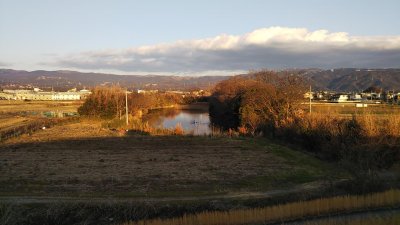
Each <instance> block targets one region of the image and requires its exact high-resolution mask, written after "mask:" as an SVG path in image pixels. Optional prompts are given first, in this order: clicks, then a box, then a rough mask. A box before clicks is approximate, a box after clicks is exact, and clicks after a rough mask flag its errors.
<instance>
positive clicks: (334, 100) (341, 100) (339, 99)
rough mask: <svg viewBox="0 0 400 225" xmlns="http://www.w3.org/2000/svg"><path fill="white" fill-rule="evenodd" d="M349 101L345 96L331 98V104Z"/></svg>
mask: <svg viewBox="0 0 400 225" xmlns="http://www.w3.org/2000/svg"><path fill="white" fill-rule="evenodd" d="M349 99H350V98H349V95H347V94H336V95H334V96H333V97H332V99H331V102H347V101H349Z"/></svg>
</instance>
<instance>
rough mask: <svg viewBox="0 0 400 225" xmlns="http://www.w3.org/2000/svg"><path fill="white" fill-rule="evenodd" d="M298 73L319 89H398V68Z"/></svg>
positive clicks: (310, 70)
mask: <svg viewBox="0 0 400 225" xmlns="http://www.w3.org/2000/svg"><path fill="white" fill-rule="evenodd" d="M300 73H301V74H303V75H304V76H305V77H306V79H309V80H310V81H311V82H312V83H313V86H314V88H315V89H320V90H334V91H361V90H365V89H367V88H368V87H371V86H375V87H378V88H382V89H383V90H397V91H400V69H353V68H345V69H332V70H320V69H308V70H300Z"/></svg>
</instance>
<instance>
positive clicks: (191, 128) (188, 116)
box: [144, 109, 211, 135]
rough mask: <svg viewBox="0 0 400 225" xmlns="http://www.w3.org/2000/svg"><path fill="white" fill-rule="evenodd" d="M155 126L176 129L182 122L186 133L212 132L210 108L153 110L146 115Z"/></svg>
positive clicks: (146, 119)
mask: <svg viewBox="0 0 400 225" xmlns="http://www.w3.org/2000/svg"><path fill="white" fill-rule="evenodd" d="M144 120H145V121H147V122H148V123H149V124H150V125H152V126H154V127H160V128H167V129H174V128H175V127H176V126H177V124H180V125H181V126H182V128H183V129H184V131H185V133H186V134H193V135H208V134H211V128H210V117H209V114H208V110H204V109H203V110H199V109H197V110H192V109H162V110H154V111H151V112H150V113H149V114H148V115H146V116H145V117H144Z"/></svg>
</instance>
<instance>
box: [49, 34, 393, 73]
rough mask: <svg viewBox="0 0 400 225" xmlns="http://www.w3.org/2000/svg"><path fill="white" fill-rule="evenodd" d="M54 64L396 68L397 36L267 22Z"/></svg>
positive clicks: (159, 68)
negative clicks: (250, 28)
mask: <svg viewBox="0 0 400 225" xmlns="http://www.w3.org/2000/svg"><path fill="white" fill-rule="evenodd" d="M56 64H57V65H59V66H63V67H70V68H77V69H91V70H98V69H103V70H104V69H106V70H115V71H124V72H136V71H145V72H148V73H155V72H168V73H183V74H185V73H192V72H193V73H201V72H203V71H204V72H205V71H215V72H218V71H243V70H249V69H259V68H288V67H320V68H332V67H399V66H400V36H351V35H349V34H348V33H345V32H337V33H331V32H329V31H327V30H316V31H309V30H307V29H305V28H286V27H270V28H262V29H257V30H254V31H252V32H250V33H247V34H244V35H236V36H235V35H228V34H222V35H218V36H216V37H213V38H206V39H198V40H180V41H176V42H174V43H167V44H158V45H152V46H140V47H135V48H127V49H110V50H101V51H90V52H82V53H77V54H72V55H66V56H63V57H59V58H58V60H57V62H56Z"/></svg>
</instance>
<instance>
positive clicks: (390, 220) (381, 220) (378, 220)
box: [304, 215, 400, 225]
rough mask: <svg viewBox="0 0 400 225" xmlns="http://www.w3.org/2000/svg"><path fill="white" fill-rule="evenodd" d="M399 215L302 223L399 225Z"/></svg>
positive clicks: (321, 224) (317, 224) (315, 224)
mask: <svg viewBox="0 0 400 225" xmlns="http://www.w3.org/2000/svg"><path fill="white" fill-rule="evenodd" d="M399 224H400V215H391V216H385V217H378V216H369V217H366V218H358V219H348V220H343V219H342V220H327V221H318V222H310V223H306V224H304V225H399Z"/></svg>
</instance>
